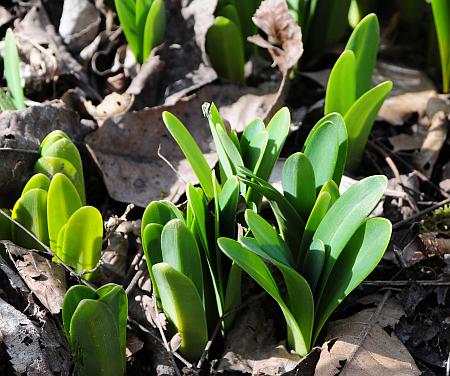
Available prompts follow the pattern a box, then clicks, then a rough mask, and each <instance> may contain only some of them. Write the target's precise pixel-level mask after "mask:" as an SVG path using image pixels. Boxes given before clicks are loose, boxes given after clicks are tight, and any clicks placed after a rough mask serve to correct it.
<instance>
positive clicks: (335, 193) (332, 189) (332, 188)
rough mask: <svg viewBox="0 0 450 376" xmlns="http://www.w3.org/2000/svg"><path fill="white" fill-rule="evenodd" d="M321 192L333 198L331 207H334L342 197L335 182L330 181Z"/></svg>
mask: <svg viewBox="0 0 450 376" xmlns="http://www.w3.org/2000/svg"><path fill="white" fill-rule="evenodd" d="M320 192H328V193H329V194H330V197H331V202H330V207H331V205H333V204H334V203H335V202H336V200H337V199H338V198H339V197H340V196H341V194H340V193H339V187H338V186H337V184H336V183H335V182H334V180H328V181H327V182H326V183H325V184H324V185H323V187H322V189H321V190H320Z"/></svg>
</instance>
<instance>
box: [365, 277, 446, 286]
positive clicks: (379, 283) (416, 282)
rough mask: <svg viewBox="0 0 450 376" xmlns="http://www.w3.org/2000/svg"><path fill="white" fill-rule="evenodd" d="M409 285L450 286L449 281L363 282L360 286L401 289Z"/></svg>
mask: <svg viewBox="0 0 450 376" xmlns="http://www.w3.org/2000/svg"><path fill="white" fill-rule="evenodd" d="M411 284H417V285H421V286H450V281H436V280H434V281H433V280H426V279H425V280H410V281H364V282H363V283H362V285H366V286H380V287H403V286H408V285H411Z"/></svg>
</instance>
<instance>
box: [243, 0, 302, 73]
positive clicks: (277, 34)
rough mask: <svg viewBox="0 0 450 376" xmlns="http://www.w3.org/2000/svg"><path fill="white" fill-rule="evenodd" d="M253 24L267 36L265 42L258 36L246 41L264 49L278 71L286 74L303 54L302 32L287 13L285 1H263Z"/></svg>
mask: <svg viewBox="0 0 450 376" xmlns="http://www.w3.org/2000/svg"><path fill="white" fill-rule="evenodd" d="M253 22H254V23H255V25H256V26H258V27H259V28H260V29H261V30H262V31H264V33H266V34H267V40H265V39H263V38H262V37H261V36H259V35H254V36H251V37H249V38H248V40H249V41H250V42H253V43H255V44H256V45H258V46H260V47H262V48H266V49H267V50H268V51H269V53H270V55H271V56H272V59H273V61H274V62H275V64H276V65H277V66H278V67H279V69H280V71H281V72H283V73H284V74H286V72H288V71H289V70H290V69H291V68H292V67H293V66H294V65H295V64H296V63H297V61H298V59H300V57H301V56H302V54H303V43H302V32H301V29H300V26H298V24H297V22H296V21H295V19H294V17H293V16H292V15H291V14H290V13H289V9H288V6H287V3H286V0H264V1H263V2H262V3H261V5H260V7H259V8H258V9H257V10H256V13H255V16H254V17H253Z"/></svg>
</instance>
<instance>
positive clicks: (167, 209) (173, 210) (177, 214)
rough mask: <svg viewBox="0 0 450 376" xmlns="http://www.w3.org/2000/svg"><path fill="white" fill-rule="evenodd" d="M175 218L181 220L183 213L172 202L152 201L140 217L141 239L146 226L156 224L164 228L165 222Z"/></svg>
mask: <svg viewBox="0 0 450 376" xmlns="http://www.w3.org/2000/svg"><path fill="white" fill-rule="evenodd" d="M175 218H179V219H183V213H182V212H181V210H180V209H178V208H177V207H176V206H175V205H174V204H173V203H172V202H170V201H165V200H161V201H152V202H151V203H150V204H149V205H148V206H147V208H146V209H145V211H144V215H143V216H142V225H141V235H142V237H143V232H144V229H145V227H146V226H147V225H149V224H151V223H157V224H159V225H162V226H164V225H165V224H166V223H167V222H169V221H170V220H172V219H175ZM143 245H144V244H143ZM144 247H145V245H144ZM144 249H145V248H144Z"/></svg>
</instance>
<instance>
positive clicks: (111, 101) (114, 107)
mask: <svg viewBox="0 0 450 376" xmlns="http://www.w3.org/2000/svg"><path fill="white" fill-rule="evenodd" d="M133 102H134V96H133V94H128V93H123V94H119V93H111V94H109V95H107V96H106V97H105V98H103V100H102V102H101V103H100V104H98V105H93V104H92V102H91V101H89V100H87V101H85V102H84V105H85V107H86V111H87V112H88V113H89V115H91V116H92V117H93V118H94V119H95V120H97V122H98V123H99V124H102V123H103V121H104V120H105V119H106V118H109V117H111V116H114V115H122V114H124V113H126V112H128V110H129V109H130V108H131V106H132V105H133Z"/></svg>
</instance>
